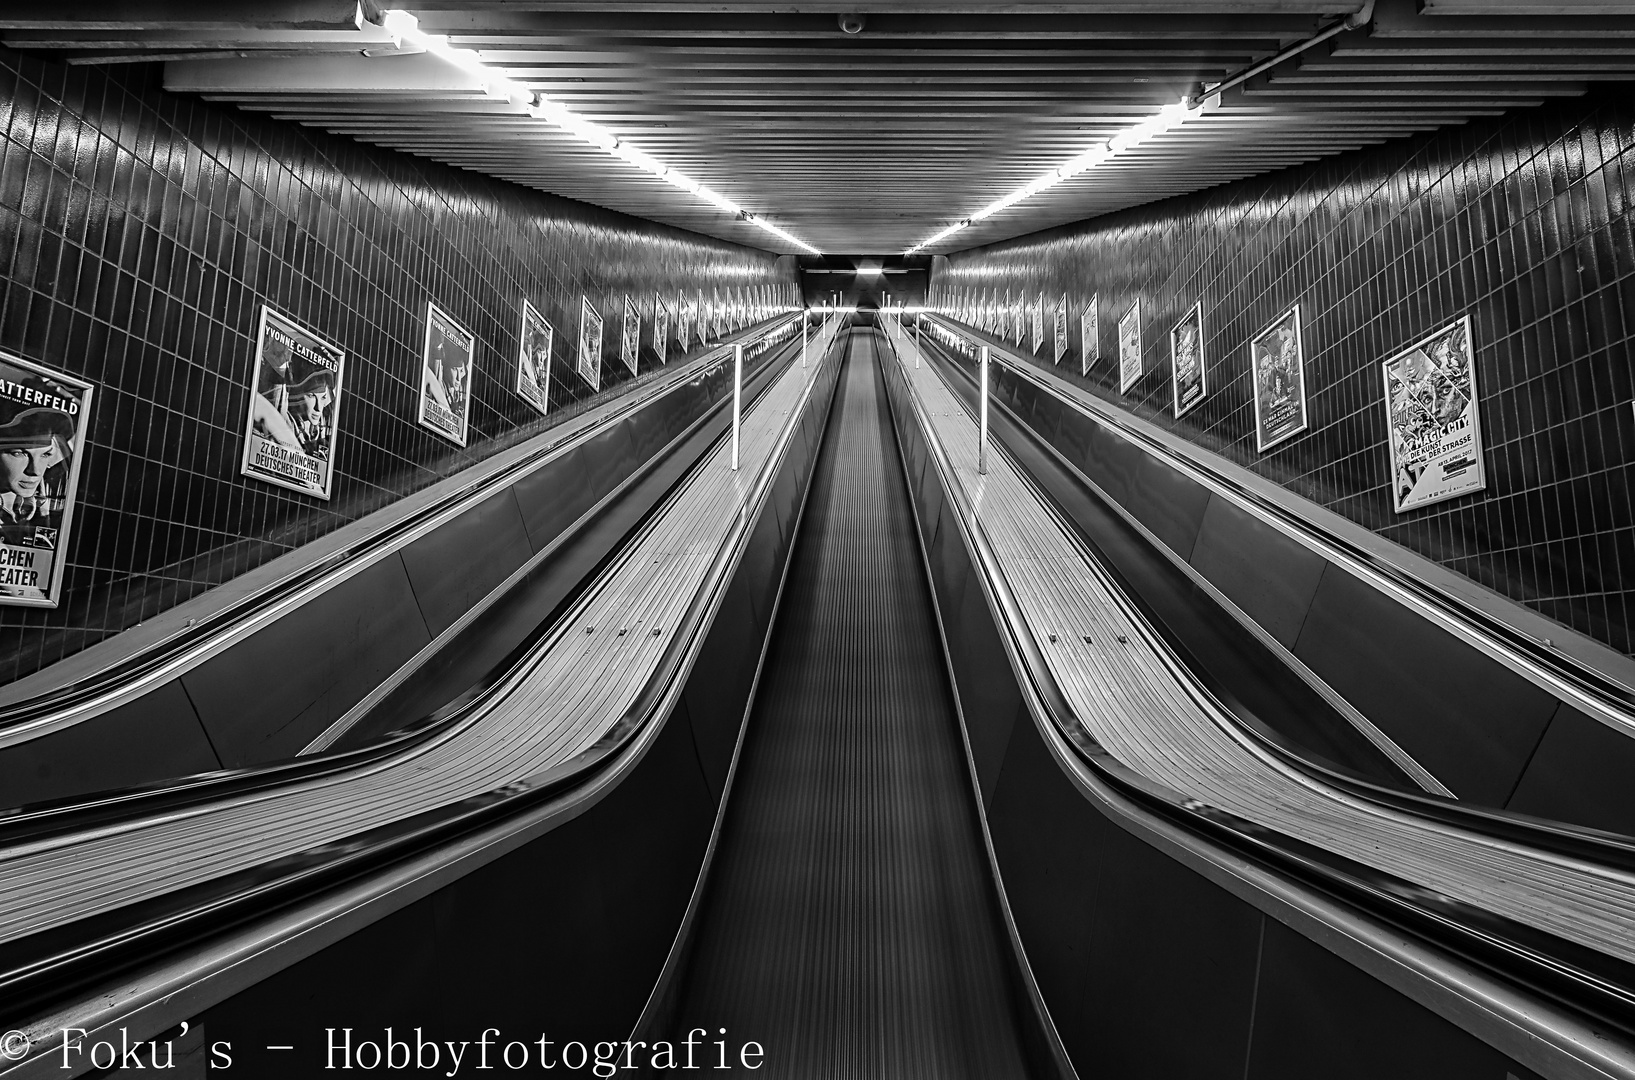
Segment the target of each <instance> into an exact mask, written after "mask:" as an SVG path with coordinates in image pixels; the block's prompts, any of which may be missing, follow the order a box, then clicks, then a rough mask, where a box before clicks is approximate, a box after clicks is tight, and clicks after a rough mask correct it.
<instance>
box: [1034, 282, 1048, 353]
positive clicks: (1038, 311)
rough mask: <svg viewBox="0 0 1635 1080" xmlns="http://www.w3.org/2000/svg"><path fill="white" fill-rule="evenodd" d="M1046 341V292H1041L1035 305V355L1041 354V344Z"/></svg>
mask: <svg viewBox="0 0 1635 1080" xmlns="http://www.w3.org/2000/svg"><path fill="white" fill-rule="evenodd" d="M1044 343H1045V294H1044V293H1040V294H1039V300H1038V302H1037V303H1036V304H1034V305H1033V355H1034V356H1038V355H1039V348H1040V346H1042V345H1044Z"/></svg>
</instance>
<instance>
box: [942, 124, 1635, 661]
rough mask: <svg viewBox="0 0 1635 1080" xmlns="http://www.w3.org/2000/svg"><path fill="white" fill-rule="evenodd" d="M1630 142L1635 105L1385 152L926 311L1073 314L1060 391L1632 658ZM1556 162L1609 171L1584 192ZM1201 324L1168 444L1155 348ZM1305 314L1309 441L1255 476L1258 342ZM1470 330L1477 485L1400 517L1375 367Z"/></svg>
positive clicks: (1275, 455)
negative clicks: (991, 304) (1094, 309)
mask: <svg viewBox="0 0 1635 1080" xmlns="http://www.w3.org/2000/svg"><path fill="white" fill-rule="evenodd" d="M1632 124H1635V106H1632V105H1631V104H1630V103H1629V102H1628V101H1627V100H1626V98H1625V97H1624V96H1622V95H1606V96H1599V97H1591V98H1586V99H1583V100H1580V101H1573V102H1568V103H1562V104H1559V105H1551V106H1547V107H1544V108H1540V109H1534V110H1526V111H1520V112H1517V113H1514V114H1511V115H1510V116H1506V117H1501V118H1497V119H1493V120H1485V121H1480V122H1476V123H1472V124H1468V125H1463V126H1460V127H1457V128H1450V129H1448V130H1446V131H1443V132H1437V133H1432V134H1428V135H1425V136H1420V137H1416V138H1411V139H1398V140H1394V141H1392V142H1390V143H1387V144H1385V145H1383V146H1380V147H1378V148H1374V149H1368V150H1362V151H1357V152H1355V153H1352V154H1347V155H1343V156H1339V157H1334V158H1329V159H1326V160H1324V161H1321V162H1316V163H1313V164H1310V165H1306V166H1301V167H1298V168H1292V169H1286V170H1283V171H1280V172H1276V173H1272V174H1269V175H1267V176H1263V177H1257V178H1254V179H1250V180H1244V181H1240V182H1238V183H1234V184H1228V185H1223V186H1221V187H1218V188H1215V189H1212V190H1210V191H1207V192H1200V193H1198V194H1195V195H1190V196H1184V197H1180V198H1174V199H1168V200H1164V201H1162V202H1157V203H1154V204H1152V205H1150V206H1146V207H1140V208H1137V209H1132V210H1127V211H1123V212H1120V213H1116V214H1110V215H1107V216H1104V217H1100V218H1095V219H1092V220H1089V221H1085V222H1079V223H1076V224H1072V225H1067V226H1063V227H1061V228H1058V229H1053V230H1050V231H1048V232H1042V233H1038V234H1035V235H1032V236H1026V237H1022V238H1020V239H1017V240H1012V241H1007V242H1005V243H1001V244H996V245H992V246H989V247H985V248H976V249H972V250H970V251H963V252H958V253H956V254H954V255H951V256H949V257H948V258H947V259H946V260H943V259H941V258H939V259H937V260H935V265H934V267H933V272H932V300H933V302H934V303H943V302H945V301H946V298H947V297H948V296H949V295H950V294H965V293H967V292H971V291H974V292H976V293H978V294H980V293H983V292H987V293H989V294H991V293H992V292H993V290H995V289H997V290H998V292H999V294H1000V295H1001V296H1003V295H1004V293H1005V291H1006V290H1007V289H1010V290H1012V291H1013V292H1014V291H1015V290H1017V289H1018V288H1020V290H1021V291H1022V292H1023V293H1024V294H1025V295H1027V296H1030V297H1031V296H1036V295H1037V294H1038V293H1040V292H1041V291H1042V292H1043V293H1044V294H1045V296H1046V297H1047V298H1050V301H1051V302H1052V303H1054V302H1055V298H1056V297H1059V296H1061V295H1062V294H1063V293H1064V292H1065V293H1066V294H1067V297H1068V305H1069V310H1070V312H1071V313H1072V317H1071V318H1070V319H1069V320H1068V324H1069V328H1070V330H1069V333H1070V341H1071V346H1072V349H1071V352H1070V353H1069V354H1068V356H1067V357H1066V358H1065V359H1064V361H1063V364H1062V366H1061V367H1060V368H1058V369H1057V372H1058V373H1059V374H1061V375H1062V376H1064V377H1065V378H1068V379H1070V380H1073V381H1076V382H1080V383H1082V384H1083V385H1085V386H1086V387H1087V388H1088V389H1089V390H1090V391H1091V392H1092V393H1095V394H1097V395H1098V396H1100V397H1102V398H1104V399H1105V400H1108V401H1110V402H1113V403H1115V404H1117V405H1119V406H1120V407H1122V408H1125V409H1128V410H1130V411H1132V412H1134V413H1136V414H1137V415H1139V416H1142V417H1144V418H1146V419H1149V420H1151V421H1153V422H1155V423H1157V424H1160V425H1162V426H1164V427H1167V428H1169V429H1171V430H1174V431H1176V432H1177V433H1179V434H1181V435H1183V436H1185V437H1187V438H1189V439H1191V440H1193V441H1195V442H1197V443H1198V444H1199V445H1201V446H1204V447H1206V448H1208V449H1210V450H1212V451H1215V452H1216V453H1220V454H1224V455H1226V456H1227V457H1229V458H1230V459H1232V460H1234V461H1236V462H1238V463H1239V464H1242V465H1245V466H1247V467H1248V468H1250V469H1253V470H1254V471H1256V472H1258V473H1260V474H1261V475H1263V476H1266V477H1268V478H1270V479H1272V480H1275V481H1276V482H1278V483H1280V484H1283V485H1285V486H1286V487H1288V488H1290V489H1291V490H1293V491H1295V492H1297V493H1298V494H1300V495H1302V496H1304V497H1306V498H1309V499H1312V500H1314V501H1316V502H1318V503H1320V504H1322V505H1323V506H1326V507H1328V508H1329V509H1331V510H1333V511H1335V512H1337V513H1340V514H1343V515H1344V516H1346V517H1348V518H1350V519H1351V520H1353V521H1355V522H1357V523H1358V524H1361V525H1363V526H1365V527H1367V528H1370V529H1373V530H1375V531H1376V532H1378V533H1379V534H1380V535H1382V536H1384V537H1386V538H1388V539H1390V540H1393V541H1395V542H1397V543H1399V544H1402V545H1404V546H1405V547H1407V548H1409V549H1411V550H1413V551H1415V552H1417V553H1419V554H1421V555H1423V556H1426V557H1427V558H1430V559H1433V560H1435V561H1437V562H1440V563H1441V564H1443V565H1444V566H1447V567H1449V568H1450V569H1454V570H1457V571H1458V572H1459V573H1463V574H1466V575H1468V576H1470V577H1471V578H1473V579H1474V580H1476V581H1479V582H1481V583H1482V584H1484V585H1486V586H1488V587H1489V588H1492V589H1494V590H1496V591H1498V592H1500V593H1502V594H1504V595H1506V596H1508V597H1510V598H1512V599H1514V600H1517V601H1520V602H1521V603H1524V604H1529V605H1531V606H1533V607H1535V608H1536V609H1538V610H1539V611H1541V612H1543V613H1545V614H1547V615H1549V616H1550V617H1552V618H1555V619H1557V620H1559V621H1561V622H1563V623H1565V624H1567V625H1568V626H1570V627H1572V628H1573V629H1575V630H1577V631H1579V632H1581V633H1584V634H1587V635H1589V636H1591V637H1594V638H1596V639H1598V640H1600V641H1603V642H1605V643H1606V644H1608V645H1610V646H1612V647H1613V648H1615V649H1618V650H1620V651H1622V652H1625V653H1635V640H1632V635H1631V629H1630V607H1631V602H1632V600H1635V596H1632V590H1635V573H1631V572H1630V567H1629V565H1628V564H1627V563H1626V562H1625V561H1624V560H1623V559H1622V558H1620V557H1619V556H1620V555H1621V554H1622V553H1625V552H1630V551H1635V535H1632V534H1635V526H1632V525H1631V523H1630V520H1629V514H1628V507H1629V505H1630V503H1631V497H1630V489H1631V486H1632V481H1635V470H1632V469H1631V466H1630V460H1631V457H1632V456H1635V414H1632V413H1631V411H1630V400H1631V394H1632V390H1631V386H1630V376H1629V363H1628V350H1629V345H1630V338H1631V336H1632V334H1635V321H1632V320H1630V319H1629V318H1628V317H1627V316H1626V315H1625V314H1624V312H1625V311H1626V310H1627V308H1628V307H1629V305H1630V303H1631V302H1635V241H1632V240H1631V227H1632V222H1631V210H1630V207H1631V203H1632V201H1635V200H1632V198H1631V193H1630V190H1629V187H1628V184H1629V183H1630V182H1631V181H1630V179H1629V177H1630V176H1631V172H1630V168H1629V160H1628V154H1627V153H1626V152H1623V151H1621V150H1619V148H1620V147H1621V146H1622V145H1623V143H1624V141H1626V138H1627V137H1626V136H1625V135H1624V134H1623V133H1625V132H1627V131H1628V130H1629V129H1630V127H1631V125H1632ZM1568 145H1574V146H1583V145H1595V146H1597V147H1599V148H1601V149H1598V150H1597V151H1596V152H1595V153H1593V154H1580V155H1578V156H1577V157H1576V158H1573V159H1572V160H1575V161H1577V162H1578V165H1576V166H1575V168H1576V169H1577V171H1576V172H1575V171H1573V170H1570V169H1568V168H1567V167H1566V165H1565V162H1566V161H1568V160H1569V156H1568V155H1567V154H1566V153H1565V151H1563V150H1561V148H1562V147H1563V146H1568ZM1558 157H1559V159H1560V161H1561V162H1562V164H1561V166H1560V167H1559V168H1558V167H1557V164H1556V162H1557V158H1558ZM1416 177H1417V178H1420V180H1422V181H1423V182H1414V183H1410V182H1409V181H1410V180H1412V179H1414V178H1416ZM1092 295H1099V311H1100V317H1101V327H1100V333H1101V359H1100V360H1099V361H1098V362H1097V363H1096V364H1095V365H1094V366H1093V367H1091V369H1090V372H1089V374H1088V376H1087V377H1081V376H1080V374H1079V363H1078V361H1079V355H1080V348H1081V342H1080V341H1079V321H1078V317H1077V315H1078V312H1079V311H1081V310H1082V309H1083V307H1084V305H1085V304H1086V303H1087V302H1089V300H1090V298H1091V296H1092ZM1137 298H1139V299H1140V301H1141V313H1142V346H1143V356H1144V359H1145V367H1146V371H1147V373H1146V375H1145V376H1144V377H1143V378H1142V379H1141V381H1140V382H1139V383H1137V384H1136V386H1135V387H1134V388H1133V389H1132V390H1131V393H1130V394H1129V395H1128V396H1123V395H1120V394H1119V393H1118V389H1117V387H1118V371H1117V366H1118V365H1117V343H1116V331H1117V322H1118V318H1119V316H1121V315H1122V314H1123V313H1125V312H1126V311H1128V310H1129V308H1130V306H1131V304H1132V303H1133V302H1134V301H1135V300H1136V299H1137ZM1198 299H1202V301H1203V304H1204V327H1205V333H1206V340H1205V342H1204V355H1205V360H1206V363H1207V369H1208V380H1209V396H1208V397H1207V398H1206V399H1205V400H1204V401H1203V402H1202V403H1201V404H1199V405H1198V406H1196V407H1195V408H1194V409H1192V410H1191V411H1190V412H1188V413H1187V414H1186V416H1185V417H1183V418H1181V419H1180V420H1177V419H1175V418H1174V416H1173V415H1172V409H1171V384H1170V377H1169V364H1170V358H1169V340H1168V331H1169V328H1170V326H1171V325H1173V323H1174V322H1175V320H1176V319H1177V318H1178V317H1179V316H1180V314H1181V312H1182V311H1184V310H1185V309H1186V308H1187V307H1189V306H1190V305H1191V304H1192V303H1193V302H1194V301H1195V300H1198ZM1295 303H1299V304H1300V314H1301V323H1302V335H1303V338H1304V344H1305V354H1306V379H1307V389H1308V398H1309V405H1310V417H1311V426H1310V428H1309V429H1308V430H1307V431H1306V432H1304V433H1303V434H1300V435H1297V436H1296V437H1294V438H1293V439H1290V440H1289V441H1287V442H1285V443H1282V444H1280V445H1278V446H1276V447H1273V448H1272V449H1271V450H1269V451H1268V452H1266V453H1264V454H1262V453H1258V452H1257V451H1256V449H1255V445H1256V444H1255V424H1254V413H1253V408H1252V405H1251V396H1250V383H1249V364H1248V343H1249V341H1250V339H1251V338H1252V337H1253V336H1254V335H1256V334H1257V333H1259V332H1260V331H1261V329H1263V328H1264V327H1265V326H1267V325H1268V324H1269V323H1270V322H1271V321H1272V320H1273V319H1275V318H1276V317H1277V316H1279V315H1280V314H1281V313H1282V312H1284V311H1285V310H1287V309H1288V308H1289V306H1290V305H1292V304H1295ZM1466 314H1468V315H1470V316H1471V320H1472V324H1473V327H1474V338H1475V346H1476V365H1477V382H1478V388H1479V390H1480V393H1481V422H1482V428H1483V435H1484V438H1485V443H1486V454H1487V465H1488V468H1489V481H1488V486H1487V488H1486V490H1484V491H1482V492H1479V493H1475V494H1471V495H1467V496H1463V497H1460V498H1457V499H1453V500H1449V501H1447V502H1442V503H1437V504H1434V505H1431V506H1428V507H1423V508H1420V509H1417V510H1414V511H1410V512H1409V513H1406V514H1402V515H1398V514H1396V513H1394V512H1393V510H1392V503H1391V493H1390V486H1389V480H1390V477H1389V472H1390V469H1389V457H1388V454H1389V452H1388V450H1387V446H1386V442H1385V435H1386V429H1385V416H1384V390H1383V387H1382V380H1381V375H1380V364H1381V363H1382V362H1383V361H1385V360H1386V359H1388V358H1389V357H1391V356H1393V355H1395V354H1396V353H1398V352H1400V351H1402V350H1403V349H1405V348H1407V347H1409V346H1410V345H1412V344H1413V343H1414V342H1416V341H1418V340H1420V339H1421V338H1423V337H1425V336H1427V335H1429V334H1431V333H1433V332H1435V331H1436V330H1437V329H1439V328H1440V327H1442V326H1445V325H1446V324H1448V323H1450V322H1452V321H1454V320H1455V319H1458V318H1459V317H1461V316H1463V315H1466ZM1088 451H1089V453H1088V457H1089V459H1090V460H1091V462H1092V463H1096V459H1097V455H1098V453H1099V448H1098V447H1095V446H1091V447H1089V448H1088ZM1107 464H1108V465H1109V466H1110V468H1109V469H1108V470H1107V471H1109V472H1110V473H1112V474H1113V478H1112V480H1111V483H1112V486H1113V487H1114V488H1120V487H1122V486H1126V485H1127V486H1128V487H1129V488H1130V491H1124V490H1114V491H1113V492H1112V494H1113V495H1114V496H1115V497H1117V498H1119V499H1120V500H1121V501H1125V496H1126V495H1127V494H1130V493H1131V492H1139V490H1140V488H1141V486H1142V484H1143V479H1142V478H1141V477H1139V476H1137V475H1134V474H1133V473H1131V472H1130V470H1129V469H1127V468H1120V467H1118V463H1117V462H1108V463H1107Z"/></svg>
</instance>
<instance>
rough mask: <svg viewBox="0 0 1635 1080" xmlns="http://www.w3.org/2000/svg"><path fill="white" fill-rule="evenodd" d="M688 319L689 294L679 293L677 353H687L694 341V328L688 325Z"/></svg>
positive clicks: (677, 302)
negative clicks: (688, 347) (689, 344)
mask: <svg viewBox="0 0 1635 1080" xmlns="http://www.w3.org/2000/svg"><path fill="white" fill-rule="evenodd" d="M688 318H689V315H688V312H687V294H686V293H682V292H677V293H676V320H675V327H676V351H677V352H681V353H684V352H686V351H687V346H688V343H689V342H691V341H692V336H693V331H692V328H691V327H689V326H688V325H687V320H688Z"/></svg>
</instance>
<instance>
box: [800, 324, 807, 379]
mask: <svg viewBox="0 0 1635 1080" xmlns="http://www.w3.org/2000/svg"><path fill="white" fill-rule="evenodd" d="M800 366H801V367H805V366H806V316H805V315H802V316H801V317H800Z"/></svg>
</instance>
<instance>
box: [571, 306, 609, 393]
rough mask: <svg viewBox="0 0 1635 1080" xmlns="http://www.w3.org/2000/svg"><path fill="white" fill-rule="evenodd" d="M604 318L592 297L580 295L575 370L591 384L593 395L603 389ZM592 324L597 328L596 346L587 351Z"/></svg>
mask: <svg viewBox="0 0 1635 1080" xmlns="http://www.w3.org/2000/svg"><path fill="white" fill-rule="evenodd" d="M602 323H603V319H602V316H601V315H600V314H599V313H598V312H597V310H596V308H595V307H594V306H593V305H592V304H591V302H590V297H588V296H586V295H585V294H584V293H580V294H579V338H578V340H577V342H576V344H575V346H574V365H573V366H574V370H575V371H577V372H578V373H579V377H580V378H581V379H583V380H585V381H586V382H587V383H589V384H590V389H591V392H592V393H595V392H597V391H599V390H601V389H602ZM592 324H594V325H595V327H596V345H595V348H594V349H588V350H587V349H586V347H585V346H586V344H587V340H588V339H587V336H586V333H585V331H587V330H589V329H590V327H591V326H592Z"/></svg>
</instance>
